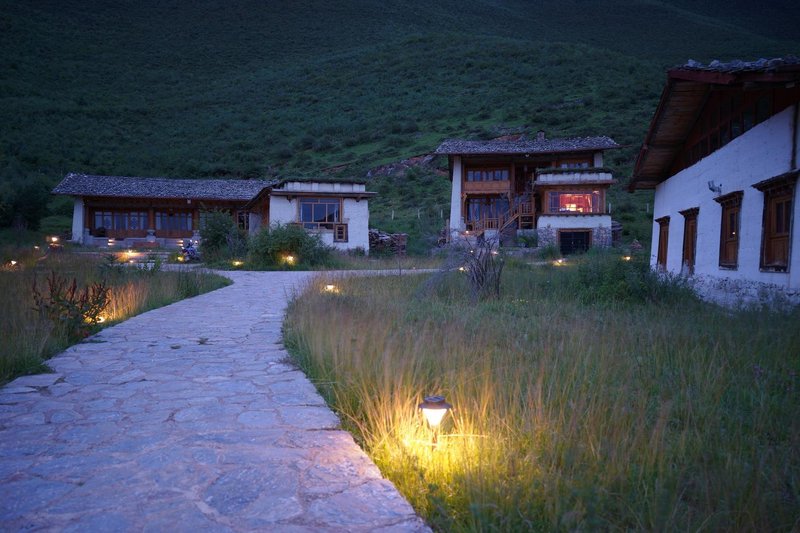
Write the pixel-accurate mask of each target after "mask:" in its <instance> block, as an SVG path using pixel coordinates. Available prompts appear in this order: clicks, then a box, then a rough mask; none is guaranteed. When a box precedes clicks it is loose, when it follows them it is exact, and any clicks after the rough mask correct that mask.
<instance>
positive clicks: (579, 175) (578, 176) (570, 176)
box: [536, 170, 614, 184]
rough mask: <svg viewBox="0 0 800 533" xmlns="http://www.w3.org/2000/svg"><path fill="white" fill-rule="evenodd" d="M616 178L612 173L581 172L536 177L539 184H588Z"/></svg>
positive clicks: (545, 174) (541, 174) (544, 174)
mask: <svg viewBox="0 0 800 533" xmlns="http://www.w3.org/2000/svg"><path fill="white" fill-rule="evenodd" d="M613 178H614V176H612V175H611V173H610V172H581V171H580V170H576V171H575V172H553V173H547V172H540V173H539V174H538V175H537V176H536V182H537V183H542V184H545V183H565V182H570V183H575V184H580V183H586V182H592V181H605V180H611V179H613Z"/></svg>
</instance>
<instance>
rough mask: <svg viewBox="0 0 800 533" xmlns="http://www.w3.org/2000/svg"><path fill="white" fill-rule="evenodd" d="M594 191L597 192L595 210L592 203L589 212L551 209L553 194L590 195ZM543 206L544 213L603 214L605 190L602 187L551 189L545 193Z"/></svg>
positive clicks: (592, 194) (593, 193)
mask: <svg viewBox="0 0 800 533" xmlns="http://www.w3.org/2000/svg"><path fill="white" fill-rule="evenodd" d="M595 193H596V194H597V204H598V205H597V206H596V207H597V210H594V208H595V206H594V205H592V211H589V212H581V211H553V210H552V209H551V204H552V201H553V200H552V198H553V196H554V195H555V196H560V195H562V194H582V195H583V194H588V195H590V196H594V195H595ZM543 207H544V208H545V211H544V213H545V214H547V215H584V216H585V215H604V214H606V213H605V190H603V189H591V190H581V189H574V188H572V189H551V190H548V191H547V192H546V194H545V205H544V206H543Z"/></svg>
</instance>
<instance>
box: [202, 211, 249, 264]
mask: <svg viewBox="0 0 800 533" xmlns="http://www.w3.org/2000/svg"><path fill="white" fill-rule="evenodd" d="M200 235H201V237H202V238H203V244H202V249H201V253H202V255H203V258H204V260H206V261H209V262H213V261H219V260H222V259H230V258H231V257H238V256H242V255H244V254H245V253H247V235H246V234H245V232H244V230H242V229H240V228H239V227H238V226H237V225H236V223H235V222H234V221H233V218H232V217H231V215H230V213H227V212H225V211H208V212H207V213H206V217H205V226H204V227H203V229H202V230H200Z"/></svg>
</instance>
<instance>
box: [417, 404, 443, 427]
mask: <svg viewBox="0 0 800 533" xmlns="http://www.w3.org/2000/svg"><path fill="white" fill-rule="evenodd" d="M422 414H423V415H425V420H427V421H428V425H429V426H431V427H432V428H437V427H439V424H441V423H442V419H443V418H444V415H446V414H447V409H425V408H423V409H422Z"/></svg>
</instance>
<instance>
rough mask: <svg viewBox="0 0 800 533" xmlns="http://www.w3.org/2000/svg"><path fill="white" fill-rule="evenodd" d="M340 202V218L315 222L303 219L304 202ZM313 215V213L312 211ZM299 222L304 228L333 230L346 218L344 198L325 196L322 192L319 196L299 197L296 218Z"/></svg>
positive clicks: (338, 211)
mask: <svg viewBox="0 0 800 533" xmlns="http://www.w3.org/2000/svg"><path fill="white" fill-rule="evenodd" d="M337 202H338V204H339V209H338V210H337V213H338V215H339V216H338V217H337V218H338V220H334V221H332V222H313V221H304V220H303V204H304V203H309V204H321V203H325V204H333V203H337ZM312 215H313V213H312ZM295 220H297V224H299V225H300V226H302V227H303V228H304V229H307V230H311V231H324V230H328V231H333V230H334V228H335V226H336V224H341V223H342V220H344V200H343V199H342V198H338V197H335V196H325V195H324V194H321V195H319V196H304V197H301V198H298V200H297V216H296V219H295Z"/></svg>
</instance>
